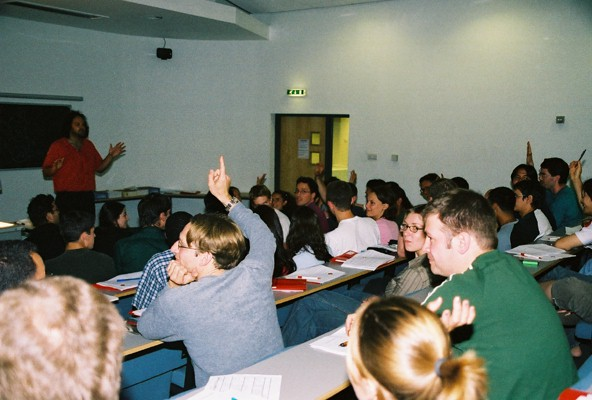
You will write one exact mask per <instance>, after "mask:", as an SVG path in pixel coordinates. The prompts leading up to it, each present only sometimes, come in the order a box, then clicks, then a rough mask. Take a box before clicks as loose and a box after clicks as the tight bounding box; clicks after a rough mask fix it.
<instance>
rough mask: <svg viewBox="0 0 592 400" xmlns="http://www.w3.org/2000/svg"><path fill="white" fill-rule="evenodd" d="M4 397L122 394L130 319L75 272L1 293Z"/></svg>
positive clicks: (0, 394) (107, 399)
mask: <svg viewBox="0 0 592 400" xmlns="http://www.w3.org/2000/svg"><path fill="white" fill-rule="evenodd" d="M0 313H1V314H2V315H10V323H4V324H0V336H1V337H2V346H0V364H1V365H2V368H0V398H3V399H11V398H19V399H39V400H41V399H97V400H112V399H117V398H118V396H119V386H120V382H121V360H122V352H121V346H122V343H123V336H124V334H125V324H124V322H123V320H122V319H121V317H120V316H119V313H118V312H117V310H116V309H115V307H113V305H112V304H110V303H109V301H108V300H107V299H106V298H105V297H104V296H103V295H102V294H101V293H99V292H98V291H97V290H95V289H94V288H92V287H91V286H90V285H87V284H86V283H85V282H83V281H81V280H79V279H75V278H72V277H55V278H48V279H44V280H41V281H28V282H26V283H24V284H23V285H22V286H20V287H18V288H15V289H11V290H7V291H5V292H4V293H2V295H1V296H0Z"/></svg>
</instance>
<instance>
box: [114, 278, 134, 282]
mask: <svg viewBox="0 0 592 400" xmlns="http://www.w3.org/2000/svg"><path fill="white" fill-rule="evenodd" d="M139 280H140V278H126V279H118V280H117V282H128V281H139Z"/></svg>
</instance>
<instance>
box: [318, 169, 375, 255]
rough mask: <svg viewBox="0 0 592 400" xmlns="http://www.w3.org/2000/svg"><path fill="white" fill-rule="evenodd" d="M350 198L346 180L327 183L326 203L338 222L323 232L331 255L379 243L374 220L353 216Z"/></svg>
mask: <svg viewBox="0 0 592 400" xmlns="http://www.w3.org/2000/svg"><path fill="white" fill-rule="evenodd" d="M352 200H353V194H352V190H351V187H350V186H349V184H348V183H347V182H343V181H334V182H331V183H329V184H328V185H327V205H328V206H329V210H331V212H332V213H333V214H334V215H335V218H337V222H338V223H339V225H338V226H337V228H336V229H334V230H333V231H331V232H329V233H326V234H325V242H326V243H327V246H328V247H329V252H330V253H331V255H333V256H338V255H340V254H343V253H345V252H346V251H349V250H353V251H356V252H360V251H362V250H365V249H366V248H368V247H369V246H376V245H377V244H379V243H380V232H379V230H378V225H377V224H376V221H374V220H373V219H372V218H367V217H356V216H354V214H353V212H352V211H351V204H352Z"/></svg>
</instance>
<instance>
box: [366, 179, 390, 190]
mask: <svg viewBox="0 0 592 400" xmlns="http://www.w3.org/2000/svg"><path fill="white" fill-rule="evenodd" d="M385 183H386V182H385V181H384V179H380V178H374V179H369V180H368V182H366V189H367V190H372V191H374V188H375V187H377V186H382V185H384V184H385Z"/></svg>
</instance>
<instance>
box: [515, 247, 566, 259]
mask: <svg viewBox="0 0 592 400" xmlns="http://www.w3.org/2000/svg"><path fill="white" fill-rule="evenodd" d="M507 253H510V254H513V255H514V256H516V257H521V258H526V259H529V260H538V261H553V260H560V259H562V258H570V257H575V255H573V254H569V253H567V252H566V251H565V250H562V249H560V248H557V247H554V246H549V245H548V244H525V245H522V246H518V247H514V248H513V249H510V250H508V251H507Z"/></svg>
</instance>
